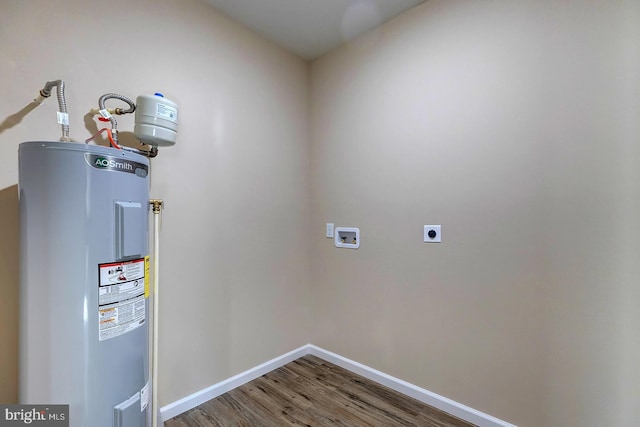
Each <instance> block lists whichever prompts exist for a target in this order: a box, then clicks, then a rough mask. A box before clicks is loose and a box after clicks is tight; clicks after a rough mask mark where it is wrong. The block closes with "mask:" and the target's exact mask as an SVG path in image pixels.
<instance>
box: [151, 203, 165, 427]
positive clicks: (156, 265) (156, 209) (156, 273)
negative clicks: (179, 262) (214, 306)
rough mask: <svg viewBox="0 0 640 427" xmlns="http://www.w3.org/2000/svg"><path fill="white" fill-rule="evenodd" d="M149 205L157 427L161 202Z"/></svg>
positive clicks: (155, 423)
mask: <svg viewBox="0 0 640 427" xmlns="http://www.w3.org/2000/svg"><path fill="white" fill-rule="evenodd" d="M149 204H150V205H151V207H152V208H153V344H152V347H153V350H152V353H151V361H152V374H151V384H152V392H151V399H152V404H151V411H152V415H151V420H152V423H151V425H152V426H153V427H157V426H158V412H159V408H158V323H159V322H158V320H159V316H158V314H159V313H160V311H159V310H160V308H159V307H160V304H159V302H160V299H159V298H158V297H159V293H158V283H159V281H160V262H159V261H160V225H159V223H160V222H159V220H158V219H159V216H160V211H161V210H162V200H158V199H152V200H149Z"/></svg>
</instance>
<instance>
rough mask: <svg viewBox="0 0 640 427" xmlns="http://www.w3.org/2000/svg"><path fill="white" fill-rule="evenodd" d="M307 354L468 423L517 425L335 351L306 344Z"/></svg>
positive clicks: (495, 426)
mask: <svg viewBox="0 0 640 427" xmlns="http://www.w3.org/2000/svg"><path fill="white" fill-rule="evenodd" d="M307 347H308V348H309V354H312V355H314V356H316V357H319V358H320V359H323V360H326V361H327V362H330V363H333V364H334V365H338V366H340V367H341V368H344V369H346V370H348V371H351V372H353V373H355V374H358V375H361V376H363V377H365V378H367V379H370V380H371V381H375V382H377V383H378V384H382V385H384V386H386V387H389V388H390V389H393V390H395V391H397V392H399V393H402V394H404V395H406V396H409V397H413V398H414V399H416V400H419V401H420V402H423V403H426V404H427V405H431V406H433V407H434V408H438V409H440V410H441V411H444V412H446V413H448V414H451V415H453V416H456V417H458V418H461V419H463V420H465V421H468V422H470V423H473V424H476V425H477V426H479V427H516V426H515V425H513V424H509V423H508V422H506V421H502V420H499V419H498V418H495V417H492V416H491V415H487V414H485V413H483V412H480V411H477V410H475V409H473V408H470V407H468V406H465V405H463V404H461V403H458V402H455V401H453V400H451V399H449V398H446V397H444V396H440V395H439V394H436V393H433V392H430V391H429V390H425V389H423V388H420V387H418V386H416V385H413V384H410V383H408V382H406V381H403V380H401V379H398V378H395V377H392V376H391V375H387V374H385V373H384V372H380V371H378V370H376V369H373V368H370V367H368V366H365V365H363V364H361V363H358V362H355V361H353V360H351V359H347V358H346V357H342V356H340V355H338V354H335V353H332V352H330V351H327V350H324V349H322V348H320V347H316V346H315V345H312V344H309V345H308V346H307Z"/></svg>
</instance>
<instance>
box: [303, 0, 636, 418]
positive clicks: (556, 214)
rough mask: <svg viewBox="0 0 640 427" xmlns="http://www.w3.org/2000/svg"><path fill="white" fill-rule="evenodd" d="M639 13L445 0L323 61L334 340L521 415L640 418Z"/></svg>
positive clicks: (627, 6)
mask: <svg viewBox="0 0 640 427" xmlns="http://www.w3.org/2000/svg"><path fill="white" fill-rule="evenodd" d="M639 12H640V11H639V3H638V2H637V1H626V2H625V1H614V2H611V1H604V0H602V1H571V2H569V1H562V2H559V1H542V2H541V1H520V2H508V1H499V0H495V1H482V2H479V1H473V2H472V1H464V0H446V1H445V0H430V1H428V2H426V3H424V4H423V5H421V6H419V7H418V8H416V9H414V10H412V11H411V12H409V13H406V14H404V15H402V16H400V17H399V18H397V19H395V20H393V21H392V22H389V23H388V24H386V25H385V26H383V27H382V28H380V29H379V30H378V31H377V32H375V33H371V34H369V35H368V36H366V37H364V38H362V39H360V40H359V41H357V42H356V43H353V44H351V45H349V46H345V47H343V48H342V49H339V50H337V51H335V52H333V53H331V54H329V55H327V56H325V57H323V58H321V59H319V60H318V61H316V62H314V63H313V65H312V70H311V76H312V77H311V87H312V90H311V99H312V104H311V105H312V185H313V192H312V206H313V209H312V218H313V220H312V227H313V229H314V230H316V234H315V236H316V237H315V238H314V240H313V252H312V256H313V264H312V278H313V284H312V293H311V295H312V301H313V305H312V309H313V313H314V316H313V318H312V319H313V321H312V322H311V325H312V326H311V331H312V332H311V338H312V342H313V343H314V344H316V345H318V346H320V347H323V348H326V349H328V350H331V351H334V352H336V353H339V354H342V355H344V356H346V357H349V358H351V359H355V360H358V361H359V362H362V363H364V364H367V365H369V366H372V367H374V368H376V369H379V370H381V371H384V372H387V373H390V374H392V375H394V376H397V377H399V378H402V379H405V380H407V381H410V382H412V383H415V384H417V385H419V386H422V387H424V388H426V389H429V390H431V391H434V392H436V393H439V394H442V395H444V396H447V397H449V398H452V399H454V400H456V401H459V402H461V403H464V404H466V405H468V406H471V407H473V408H476V409H478V410H481V411H484V412H486V413H489V414H491V415H493V416H496V417H498V418H501V419H504V420H507V421H510V422H513V423H515V424H517V425H520V426H532V427H534V426H535V427H557V426H576V427H577V426H594V427H595V426H602V425H607V426H614V425H615V426H629V427H631V426H635V425H638V423H639V422H640V403H639V402H640V399H638V397H639V396H640V389H639V388H638V387H639V386H638V384H640V381H639V380H640V377H639V376H640V374H639V372H640V369H639V368H640V362H638V361H639V360H640V349H639V341H638V339H637V332H636V325H638V322H639V321H640V313H639V310H638V308H637V307H638V304H637V302H638V301H639V297H640V295H639V294H640V291H639V289H640V288H639V287H638V277H640V263H638V262H637V260H638V259H639V257H640V244H639V243H638V242H639V241H640V226H639V225H638V218H640V186H638V182H640V167H639V163H638V161H639V160H640V131H639V126H638V122H639V119H640V90H639V84H638V81H639V77H638V76H639V75H640V57H639V56H640V55H639V52H640V50H639V47H640V45H639V41H640V30H639V29H640V13H639ZM326 222H333V223H335V225H336V226H357V227H360V231H361V239H360V241H361V246H360V249H358V250H357V251H353V250H346V249H336V248H334V247H333V242H332V241H331V240H330V239H325V238H323V237H322V236H323V232H324V224H325V223H326ZM424 224H442V226H443V232H442V236H443V243H442V244H439V245H438V244H425V243H422V226H423V225H424Z"/></svg>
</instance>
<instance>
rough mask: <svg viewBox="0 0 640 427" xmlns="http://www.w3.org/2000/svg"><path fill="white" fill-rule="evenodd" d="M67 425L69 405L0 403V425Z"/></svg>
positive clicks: (49, 426)
mask: <svg viewBox="0 0 640 427" xmlns="http://www.w3.org/2000/svg"><path fill="white" fill-rule="evenodd" d="M25 425H32V426H38V427H69V405H0V427H5V426H6V427H9V426H25Z"/></svg>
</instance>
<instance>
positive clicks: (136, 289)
mask: <svg viewBox="0 0 640 427" xmlns="http://www.w3.org/2000/svg"><path fill="white" fill-rule="evenodd" d="M98 270H99V278H100V280H99V282H98V322H99V328H98V330H99V340H100V341H104V340H108V339H110V338H115V337H117V336H120V335H123V334H126V333H127V332H130V331H132V330H134V329H136V328H139V327H140V326H142V325H143V324H144V322H145V321H146V313H145V259H144V258H140V259H136V260H132V261H125V262H117V263H108V264H99V265H98Z"/></svg>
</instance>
